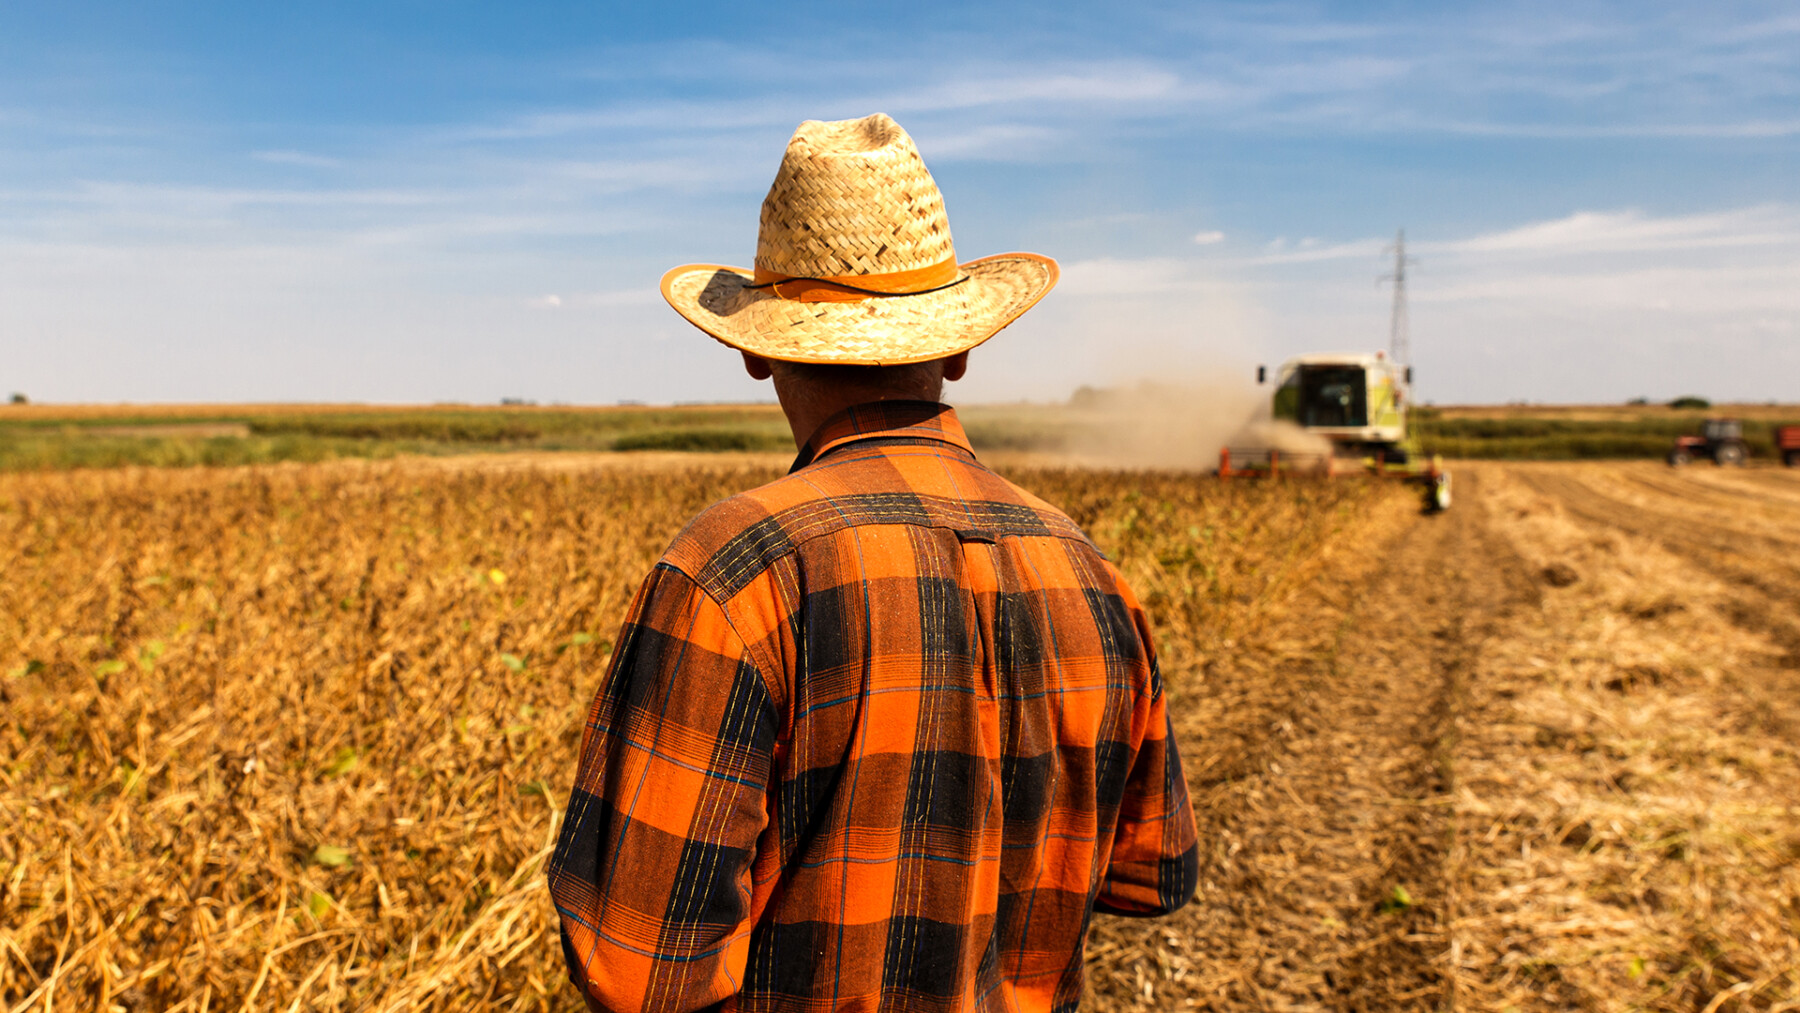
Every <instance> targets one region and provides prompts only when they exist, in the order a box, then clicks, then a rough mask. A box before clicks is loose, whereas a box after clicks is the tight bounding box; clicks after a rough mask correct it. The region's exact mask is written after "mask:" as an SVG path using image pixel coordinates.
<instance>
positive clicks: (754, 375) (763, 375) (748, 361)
mask: <svg viewBox="0 0 1800 1013" xmlns="http://www.w3.org/2000/svg"><path fill="white" fill-rule="evenodd" d="M744 372H746V373H749V374H750V379H752V380H767V379H768V378H769V377H771V376H774V375H775V373H774V370H772V369H770V368H769V360H767V359H765V358H763V357H762V356H760V355H751V354H750V353H749V352H745V353H744Z"/></svg>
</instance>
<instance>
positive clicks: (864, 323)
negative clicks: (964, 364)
mask: <svg viewBox="0 0 1800 1013" xmlns="http://www.w3.org/2000/svg"><path fill="white" fill-rule="evenodd" d="M959 270H960V271H962V273H964V274H966V275H968V279H969V280H967V281H965V282H963V283H961V284H959V285H953V286H951V287H949V288H944V289H939V290H938V291H935V292H923V293H919V294H917V295H892V296H873V297H870V298H868V299H860V300H857V301H854V302H799V301H797V300H793V299H785V298H782V297H781V296H778V295H776V294H775V293H774V292H772V291H771V290H770V289H767V288H750V287H749V285H750V284H751V281H752V272H750V271H748V270H745V269H744V268H739V267H724V266H721V265H718V264H688V265H686V266H683V267H677V268H675V269H674V270H672V271H670V272H669V273H668V274H665V275H663V279H662V294H663V298H664V299H667V300H668V301H669V305H670V306H673V307H674V308H675V312H677V313H679V314H681V315H682V316H684V317H686V318H687V319H688V321H689V322H690V323H692V324H693V325H694V326H695V327H698V328H700V329H701V330H703V331H705V332H706V333H708V334H710V335H712V336H713V337H715V338H717V339H718V340H720V341H722V342H724V343H725V344H727V345H730V346H731V347H733V348H736V349H739V350H740V351H745V352H749V353H751V354H752V355H757V356H760V357H762V358H764V359H774V360H777V361H780V362H816V363H836V364H839V365H846V366H898V365H903V364H905V363H909V362H927V361H930V360H932V359H942V358H945V357H946V356H951V355H955V354H957V353H958V352H966V351H968V350H969V349H971V348H974V347H975V346H976V345H979V344H981V343H982V342H983V341H986V340H987V339H989V338H991V337H993V336H994V335H995V334H996V333H998V332H999V331H1000V329H1001V328H1003V327H1005V326H1006V325H1007V324H1010V323H1012V322H1013V321H1014V320H1017V319H1018V318H1019V316H1020V315H1021V314H1023V313H1024V312H1025V311H1026V310H1028V309H1030V308H1031V307H1032V306H1033V305H1035V304H1036V303H1037V301H1038V300H1039V299H1042V298H1043V297H1044V294H1045V293H1046V292H1049V291H1050V289H1051V288H1052V287H1053V286H1054V285H1055V284H1056V280H1057V278H1058V276H1059V272H1058V270H1057V267H1056V261H1054V260H1051V259H1050V258H1049V257H1043V256H1039V255H1038V254H1035V253H1002V254H998V255H996V256H992V257H982V258H981V259H980V260H971V261H969V262H968V263H966V264H963V265H961V267H960V268H959Z"/></svg>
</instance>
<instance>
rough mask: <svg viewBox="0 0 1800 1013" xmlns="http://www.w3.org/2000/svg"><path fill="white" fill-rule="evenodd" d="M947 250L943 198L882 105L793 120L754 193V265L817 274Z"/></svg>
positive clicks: (892, 267)
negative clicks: (759, 192) (758, 220)
mask: <svg viewBox="0 0 1800 1013" xmlns="http://www.w3.org/2000/svg"><path fill="white" fill-rule="evenodd" d="M955 255H956V250H955V248H954V247H953V246H952V245H951V243H950V220H949V218H948V217H946V216H945V214H944V198H943V196H942V195H941V194H940V193H939V192H938V188H937V182H936V181H935V180H933V179H932V178H931V173H930V171H929V170H927V169H926V168H925V160H924V159H922V158H920V157H919V149H918V148H916V147H914V146H913V141H912V138H911V137H908V136H907V134H906V131H904V130H902V129H900V124H898V123H895V122H894V121H893V120H891V119H889V118H888V117H887V116H885V115H882V114H881V113H876V114H875V115H873V116H870V117H867V118H866V119H860V120H842V121H839V122H836V123H821V122H820V121H818V120H808V121H806V122H805V123H802V124H800V129H799V130H797V131H795V133H794V139H793V140H792V141H790V142H789V143H788V149H787V154H786V155H785V156H784V157H783V158H782V160H781V171H779V172H777V173H776V174H775V182H774V184H773V185H771V186H770V187H769V195H768V196H767V197H765V198H764V199H763V205H762V229H761V231H760V232H759V233H758V234H757V237H756V266H757V267H760V268H763V269H764V270H769V271H776V272H779V273H781V274H788V275H793V276H795V277H798V278H822V277H831V276H836V275H846V274H885V273H891V272H894V271H910V270H915V269H917V268H921V267H929V266H931V265H933V264H936V263H939V262H941V261H943V260H944V259H945V258H947V257H953V256H955Z"/></svg>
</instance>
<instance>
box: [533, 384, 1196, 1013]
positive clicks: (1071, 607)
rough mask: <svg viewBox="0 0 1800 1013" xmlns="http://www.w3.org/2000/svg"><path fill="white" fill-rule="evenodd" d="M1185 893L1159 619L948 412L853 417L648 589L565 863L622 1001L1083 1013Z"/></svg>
mask: <svg viewBox="0 0 1800 1013" xmlns="http://www.w3.org/2000/svg"><path fill="white" fill-rule="evenodd" d="M1196 877H1197V850H1196V845H1195V830H1194V821H1193V813H1192V811H1191V810H1190V808H1189V805H1188V797H1187V787H1186V782H1185V781H1184V780H1183V778H1182V774H1181V764H1180V761H1179V759H1178V757H1177V755H1176V751H1175V743H1174V740H1173V738H1172V737H1171V735H1170V733H1169V723H1168V717H1167V714H1166V713H1165V710H1164V702H1163V692H1162V682H1161V678H1160V676H1159V675H1158V673H1157V665H1156V659H1155V655H1154V653H1153V651H1152V649H1151V643H1150V631H1149V628H1148V625H1147V623H1146V621H1145V618H1144V614H1143V612H1142V611H1141V610H1140V609H1139V607H1138V604H1137V601H1136V599H1135V598H1134V597H1133V595H1132V593H1131V591H1130V589H1129V588H1127V587H1126V586H1125V583H1124V581H1123V580H1122V579H1121V578H1120V575H1119V573H1118V571H1117V570H1116V569H1115V568H1114V567H1113V566H1112V565H1111V564H1110V563H1109V562H1107V560H1106V559H1105V558H1104V557H1103V556H1101V554H1100V552H1099V551H1098V550H1097V549H1095V548H1094V546H1093V544H1092V543H1091V542H1089V541H1088V539H1087V538H1086V537H1085V536H1084V535H1083V534H1082V533H1081V531H1080V529H1079V528H1077V527H1076V525H1075V523H1074V522H1073V521H1071V520H1069V519H1068V518H1067V517H1066V516H1064V515H1063V514H1062V513H1060V512H1059V511H1057V510H1056V509H1055V508H1053V507H1051V506H1049V505H1048V504H1046V503H1044V502H1043V501H1041V500H1039V499H1037V498H1036V497H1033V496H1031V495H1030V494H1028V493H1025V492H1023V491H1022V490H1020V489H1018V488H1017V487H1015V486H1013V485H1012V484H1011V483H1009V482H1007V481H1006V480H1004V479H1002V478H1000V477H999V476H997V475H995V474H994V473H993V472H991V471H989V470H987V469H986V468H985V467H983V466H981V465H980V464H979V463H977V461H976V460H975V455H974V453H973V452H972V451H971V450H970V448H969V444H968V441H967V439H966V437H965V436H964V435H963V431H962V427H961V425H960V424H959V423H958V422H957V420H956V416H955V414H954V412H952V411H951V410H950V409H949V408H948V407H946V406H944V405H939V404H934V403H929V402H881V403H877V404H870V405H863V406H860V407H858V408H855V409H852V410H850V411H849V412H846V413H842V414H840V415H838V416H837V417H835V418H834V419H832V420H831V421H829V422H827V423H826V424H825V425H824V426H823V427H821V429H820V431H819V432H818V433H817V434H815V435H814V437H813V438H812V440H810V441H809V443H808V445H807V447H806V448H805V449H804V450H803V451H802V452H801V455H800V458H799V460H798V461H796V463H795V467H794V470H793V471H792V473H790V474H789V475H788V477H786V478H784V479H782V480H779V481H776V482H774V483H771V484H769V485H766V486H764V487H762V488H760V489H756V490H753V491H750V492H747V493H743V494H741V495H738V496H734V497H731V498H730V499H727V500H725V501H723V502H721V503H718V504H715V505H714V506H712V507H710V508H708V509H707V510H706V511H705V512H703V513H702V514H701V515H700V516H699V517H698V518H696V519H695V520H694V521H693V522H692V523H690V524H689V526H688V527H687V529H686V530H685V531H683V532H682V533H681V535H680V536H679V537H677V538H676V539H675V542H674V544H673V545H671V546H670V547H669V550H668V552H667V553H666V554H665V555H664V557H663V559H662V560H661V561H660V562H659V563H658V564H657V565H656V567H655V568H654V570H653V571H652V572H651V574H650V575H649V577H648V578H647V579H646V580H645V581H644V585H643V588H642V589H641V590H640V591H639V593H638V596H637V599H636V600H635V602H634V603H633V604H632V607H631V611H630V614H629V617H628V618H627V619H626V622H625V626H624V630H623V632H622V633H621V635H620V638H619V641H618V646H617V648H616V650H615V653H614V655H613V660H612V664H611V666H610V668H609V670H608V672H607V674H606V677H605V680H604V682H603V683H602V685H601V687H600V690H599V693H598V695H597V696H596V698H595V700H594V703H593V707H592V710H591V712H590V714H589V718H588V723H587V727H586V730H585V733H584V735H583V739H582V746H581V760H580V767H579V771H578V776H577V779H576V782H575V789H574V794H573V797H572V798H571V800H570V802H569V809H568V813H567V816H566V818H565V820H564V823H563V826H562V831H561V835H560V837H559V839H558V842H557V847H556V852H555V856H554V858H553V859H552V863H551V867H550V887H551V894H552V896H553V897H554V899H555V903H556V908H557V911H558V913H559V915H560V916H561V920H562V926H563V950H564V956H565V958H566V960H567V962H568V965H569V969H570V974H571V977H572V978H573V980H574V981H575V982H576V984H578V985H579V986H581V987H582V988H583V989H584V990H585V991H586V993H587V996H588V998H589V1001H590V1004H591V1005H593V1006H595V1007H596V1008H601V1009H609V1010H638V1009H644V1010H690V1009H699V1008H707V1007H712V1006H717V1007H718V1008H722V1009H741V1010H765V1009H780V1010H819V1011H824V1010H844V1009H854V1010H893V1011H935V1010H1009V1011H1010V1010H1031V1011H1036V1010H1067V1009H1073V1008H1074V1007H1075V1004H1076V1002H1077V1000H1078V999H1079V997H1080V993H1081V980H1082V948H1083V944H1084V942H1085V939H1086V934H1087V928H1088V922H1089V919H1090V918H1091V915H1092V912H1093V911H1095V910H1100V911H1107V912H1113V913H1118V914H1131V915H1155V914H1164V913H1167V912H1169V911H1172V910H1174V909H1176V908H1178V907H1180V906H1181V905H1183V904H1185V903H1187V901H1188V900H1189V899H1190V897H1191V896H1192V894H1193V892H1194V887H1195V880H1196Z"/></svg>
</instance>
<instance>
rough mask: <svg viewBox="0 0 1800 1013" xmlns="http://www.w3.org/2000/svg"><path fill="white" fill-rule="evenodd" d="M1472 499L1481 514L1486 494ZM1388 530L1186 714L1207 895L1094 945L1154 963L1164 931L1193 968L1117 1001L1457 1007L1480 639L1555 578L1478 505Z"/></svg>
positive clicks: (1108, 988)
mask: <svg viewBox="0 0 1800 1013" xmlns="http://www.w3.org/2000/svg"><path fill="white" fill-rule="evenodd" d="M1464 490H1466V491H1464ZM1459 492H1463V495H1464V498H1465V502H1474V501H1476V499H1477V497H1478V492H1479V489H1478V482H1469V483H1467V484H1465V485H1464V486H1463V487H1462V489H1461V490H1459ZM1388 523H1389V524H1390V525H1391V526H1390V527H1389V528H1388V529H1387V530H1386V531H1385V537H1382V538H1379V539H1377V540H1376V541H1375V544H1374V545H1373V546H1372V548H1371V549H1370V550H1369V552H1368V553H1367V555H1365V556H1364V557H1363V558H1362V559H1361V560H1360V562H1359V563H1358V564H1354V565H1346V566H1344V567H1342V568H1341V569H1340V570H1339V571H1337V572H1335V573H1334V574H1333V575H1331V576H1328V577H1327V578H1326V579H1323V580H1320V581H1317V582H1316V583H1315V584H1314V585H1313V586H1312V587H1311V588H1309V589H1308V591H1307V593H1306V594H1304V595H1303V596H1302V597H1301V598H1300V600H1297V601H1295V602H1293V603H1292V604H1291V607H1290V609H1289V612H1288V614H1287V615H1286V616H1285V617H1284V619H1283V621H1282V622H1281V623H1279V624H1278V627H1279V629H1278V631H1277V632H1276V633H1275V634H1272V635H1271V636H1270V637H1269V638H1267V639H1268V642H1267V643H1260V644H1245V645H1243V647H1244V650H1243V652H1242V656H1241V657H1234V658H1233V659H1232V660H1231V661H1230V662H1229V663H1221V664H1215V665H1214V666H1212V668H1211V669H1210V670H1209V671H1208V673H1207V676H1206V679H1205V684H1204V685H1203V686H1202V687H1199V688H1197V690H1196V691H1195V694H1194V695H1195V696H1196V697H1198V698H1199V699H1197V700H1195V701H1192V702H1191V703H1190V705H1189V706H1188V707H1187V709H1186V711H1185V712H1184V713H1182V714H1180V715H1178V717H1177V734H1178V736H1179V737H1180V739H1181V742H1182V748H1183V750H1184V760H1185V762H1186V763H1187V764H1188V767H1189V782H1190V786H1191V789H1192V792H1193V801H1194V809H1195V814H1196V818H1197V820H1198V822H1199V826H1200V837H1201V841H1202V858H1201V864H1202V871H1201V878H1202V888H1201V895H1200V898H1199V899H1198V901H1197V902H1196V903H1195V904H1194V905H1192V906H1190V907H1189V908H1187V909H1184V910H1183V911H1182V912H1181V913H1180V914H1178V915H1177V916H1176V917H1175V918H1173V919H1170V920H1168V921H1167V922H1164V923H1161V924H1156V925H1146V926H1143V927H1141V928H1140V927H1132V928H1126V929H1119V928H1118V927H1117V926H1116V923H1115V925H1109V926H1107V927H1106V930H1105V931H1103V932H1099V933H1097V934H1096V942H1097V943H1098V944H1099V945H1100V947H1101V948H1102V952H1104V947H1106V946H1107V945H1109V944H1112V945H1117V946H1118V947H1120V948H1121V949H1122V950H1124V951H1129V950H1130V948H1132V947H1141V948H1143V949H1144V950H1146V951H1154V950H1155V949H1156V946H1155V945H1154V941H1155V940H1156V937H1157V936H1159V935H1160V936H1161V937H1163V939H1164V940H1165V941H1169V942H1173V941H1174V940H1175V939H1180V940H1181V943H1182V948H1183V949H1184V950H1185V951H1186V952H1187V953H1188V954H1190V956H1189V958H1188V963H1189V965H1190V966H1188V967H1184V968H1183V971H1184V972H1185V973H1183V974H1181V975H1179V976H1177V979H1176V980H1175V981H1174V982H1173V983H1172V987H1171V983H1169V982H1168V981H1167V980H1166V979H1167V978H1168V977H1170V976H1169V975H1167V974H1165V975H1163V978H1164V979H1165V980H1164V981H1163V982H1156V981H1153V980H1151V979H1152V977H1154V976H1153V975H1145V974H1143V973H1141V972H1140V974H1139V977H1138V979H1137V980H1136V981H1130V980H1121V978H1122V977H1123V976H1122V975H1118V974H1115V975H1113V976H1112V977H1111V979H1110V980H1107V981H1104V982H1096V985H1097V986H1098V987H1097V988H1096V991H1097V993H1098V995H1097V998H1100V999H1101V1000H1102V1002H1101V1003H1100V1005H1101V1007H1102V1008H1128V1007H1130V1006H1138V1007H1140V1008H1170V1007H1171V1006H1173V1005H1175V1004H1176V1003H1177V1002H1178V1001H1180V1000H1179V999H1178V998H1177V997H1178V996H1179V997H1181V999H1185V1001H1186V1002H1188V1003H1190V1004H1198V1006H1199V1007H1200V1008H1244V1007H1253V1008H1275V1009H1281V1008H1320V1007H1323V1008H1329V1009H1342V1010H1363V1009H1381V1010H1400V1009H1418V1010H1426V1009H1439V1008H1444V1007H1446V1006H1448V1005H1450V1004H1451V1003H1453V1002H1454V995H1453V992H1454V988H1455V980H1454V970H1453V965H1452V962H1451V961H1450V960H1449V959H1448V956H1447V954H1448V951H1449V946H1450V932H1449V925H1450V922H1451V920H1452V919H1453V918H1454V916H1455V906H1456V900H1455V897H1454V895H1453V890H1452V881H1453V878H1452V877H1449V876H1447V875H1446V870H1445V868H1444V863H1445V861H1446V857H1447V856H1448V855H1450V854H1452V853H1454V849H1453V847H1452V840H1451V833H1452V827H1451V822H1450V817H1449V805H1448V801H1449V798H1448V796H1449V792H1450V790H1451V787H1452V785H1451V778H1452V776H1453V769H1452V765H1451V763H1450V753H1451V749H1452V747H1453V744H1454V741H1453V739H1454V729H1455V727H1456V717H1457V714H1458V712H1459V710H1460V708H1461V707H1462V706H1463V703H1462V701H1463V697H1464V695H1465V693H1466V692H1467V687H1466V685H1465V676H1466V673H1468V672H1469V671H1470V669H1471V667H1472V664H1473V660H1474V658H1475V654H1476V652H1477V650H1478V647H1479V644H1480V643H1481V641H1482V640H1483V638H1485V637H1487V636H1490V635H1491V634H1492V631H1493V629H1494V624H1495V622H1496V620H1497V618H1498V617H1499V616H1500V615H1501V614H1503V613H1504V611H1505V610H1506V609H1508V608H1509V607H1511V606H1513V605H1516V604H1519V603H1521V602H1528V601H1530V600H1532V599H1533V598H1534V596H1535V595H1536V594H1537V587H1536V582H1535V581H1534V580H1533V578H1532V577H1531V576H1530V574H1529V573H1528V572H1527V569H1526V567H1525V565H1524V563H1523V561H1522V560H1520V559H1519V557H1518V556H1517V555H1516V554H1515V553H1513V552H1512V551H1511V549H1510V547H1509V546H1507V545H1506V544H1505V543H1503V542H1501V541H1499V540H1497V539H1495V538H1494V537H1493V536H1492V535H1491V534H1490V533H1489V532H1488V530H1487V529H1486V526H1485V523H1484V515H1483V514H1482V513H1481V511H1480V510H1479V509H1478V508H1462V507H1459V508H1458V509H1457V510H1453V511H1451V512H1450V513H1448V514H1444V515H1441V516H1431V517H1422V516H1419V515H1417V514H1416V513H1411V512H1407V513H1404V514H1396V515H1395V516H1394V517H1393V518H1392V519H1391V520H1390V521H1389V522H1388ZM1283 637H1286V638H1288V639H1286V640H1283V639H1282V638H1283ZM1259 654H1262V655H1264V656H1261V657H1259ZM1268 655H1272V657H1269V656H1268ZM1218 700H1226V701H1235V703H1233V704H1229V705H1227V706H1225V707H1223V708H1221V707H1217V706H1210V705H1211V704H1212V703H1213V702H1214V701H1218ZM1225 729H1230V730H1231V731H1229V732H1226V733H1225V734H1223V735H1217V734H1216V733H1218V732H1220V731H1222V730H1225ZM1221 740H1222V741H1221ZM1146 942H1150V943H1151V945H1148V946H1146V945H1145V944H1146ZM1165 971H1166V968H1165ZM1121 986H1125V987H1121ZM1133 986H1135V987H1133ZM1132 991H1135V992H1136V994H1135V995H1131V994H1123V995H1122V994H1120V993H1121V992H1132ZM1171 993H1173V994H1171Z"/></svg>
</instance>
